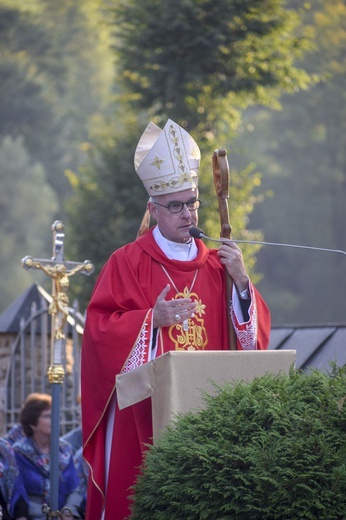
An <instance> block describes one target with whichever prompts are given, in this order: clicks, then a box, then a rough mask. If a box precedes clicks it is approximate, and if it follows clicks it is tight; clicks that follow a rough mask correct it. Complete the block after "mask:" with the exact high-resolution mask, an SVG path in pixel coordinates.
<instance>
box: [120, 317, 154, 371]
mask: <svg viewBox="0 0 346 520" xmlns="http://www.w3.org/2000/svg"><path fill="white" fill-rule="evenodd" d="M147 332H148V331H147V323H145V325H144V327H142V330H141V331H140V333H139V337H138V341H137V343H136V344H135V345H134V347H133V349H132V352H131V354H130V356H129V358H128V359H127V361H126V363H125V366H124V368H123V370H122V374H124V373H125V372H130V371H131V370H133V369H134V368H137V367H140V366H142V365H144V363H145V362H146V357H147V356H146V352H147V344H148V340H147Z"/></svg>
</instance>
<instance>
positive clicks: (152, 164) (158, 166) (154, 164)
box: [151, 155, 163, 170]
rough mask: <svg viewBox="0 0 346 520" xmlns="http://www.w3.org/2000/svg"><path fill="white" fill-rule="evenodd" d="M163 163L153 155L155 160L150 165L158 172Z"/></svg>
mask: <svg viewBox="0 0 346 520" xmlns="http://www.w3.org/2000/svg"><path fill="white" fill-rule="evenodd" d="M162 163H163V160H162V159H159V158H158V156H157V155H155V159H154V160H153V162H152V163H151V166H156V168H157V169H158V170H159V169H160V168H161V165H162Z"/></svg>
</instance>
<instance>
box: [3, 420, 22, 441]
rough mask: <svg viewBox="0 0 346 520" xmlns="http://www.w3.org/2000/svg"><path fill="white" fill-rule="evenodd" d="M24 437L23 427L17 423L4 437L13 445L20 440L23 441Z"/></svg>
mask: <svg viewBox="0 0 346 520" xmlns="http://www.w3.org/2000/svg"><path fill="white" fill-rule="evenodd" d="M24 436H25V435H24V432H23V428H22V425H21V424H20V423H16V424H14V425H13V426H12V428H10V429H9V430H8V432H7V433H6V435H4V439H6V440H7V441H8V442H9V443H10V444H11V445H12V444H14V443H15V442H17V441H18V440H19V439H22V438H23V437H24Z"/></svg>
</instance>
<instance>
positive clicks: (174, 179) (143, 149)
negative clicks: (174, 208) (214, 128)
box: [134, 119, 201, 196]
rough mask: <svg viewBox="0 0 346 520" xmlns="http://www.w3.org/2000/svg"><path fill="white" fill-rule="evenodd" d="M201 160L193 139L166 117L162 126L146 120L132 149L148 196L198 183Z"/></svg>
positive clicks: (138, 173)
mask: <svg viewBox="0 0 346 520" xmlns="http://www.w3.org/2000/svg"><path fill="white" fill-rule="evenodd" d="M200 160H201V153H200V151H199V148H198V145H197V143H196V141H195V140H194V139H193V138H192V137H191V136H190V135H189V134H188V133H187V132H186V130H184V129H183V128H182V127H181V126H179V125H178V124H177V123H175V122H174V121H172V120H171V119H169V120H168V121H167V123H166V124H165V127H164V129H163V130H161V128H159V127H158V126H157V125H155V124H154V123H153V122H150V123H149V124H148V126H147V128H146V129H145V130H144V132H143V134H142V137H141V138H140V140H139V142H138V145H137V148H136V151H135V158H134V163H135V170H136V172H137V175H138V176H139V178H140V179H141V181H142V182H143V185H144V187H145V189H146V190H147V192H148V194H149V195H150V196H155V195H164V194H165V193H175V192H178V191H184V190H189V189H191V188H196V187H197V186H198V170H199V164H200Z"/></svg>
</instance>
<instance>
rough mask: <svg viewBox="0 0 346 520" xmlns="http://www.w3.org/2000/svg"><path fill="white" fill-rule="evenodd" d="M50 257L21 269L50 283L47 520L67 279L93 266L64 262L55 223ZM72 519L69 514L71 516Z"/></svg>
mask: <svg viewBox="0 0 346 520" xmlns="http://www.w3.org/2000/svg"><path fill="white" fill-rule="evenodd" d="M52 232H53V255H52V258H51V259H49V260H48V259H41V258H33V257H32V256H25V257H24V258H23V259H22V266H23V267H24V269H27V270H31V269H40V270H41V271H43V272H44V273H45V274H46V275H48V276H49V277H50V278H51V279H52V301H51V303H50V305H49V309H48V311H49V314H50V315H51V319H52V325H51V365H50V367H49V369H48V380H49V382H50V383H51V384H52V424H51V447H50V490H51V493H50V507H48V506H47V504H45V505H44V510H43V512H45V513H46V514H47V518H61V515H62V512H60V511H59V510H58V507H59V503H58V502H59V437H60V435H59V434H60V391H61V384H62V383H63V381H64V376H65V369H64V367H63V361H62V360H63V352H64V351H65V345H66V337H65V325H66V322H67V318H68V315H69V298H68V289H69V285H70V281H69V278H70V277H71V276H73V275H74V274H76V273H82V274H86V275H90V274H92V273H93V272H94V265H93V264H92V263H91V262H90V261H89V260H85V261H84V262H68V261H65V259H64V238H65V234H64V225H63V223H62V222H61V221H60V220H56V221H55V222H54V223H53V225H52ZM70 516H71V517H72V513H71V515H70Z"/></svg>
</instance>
